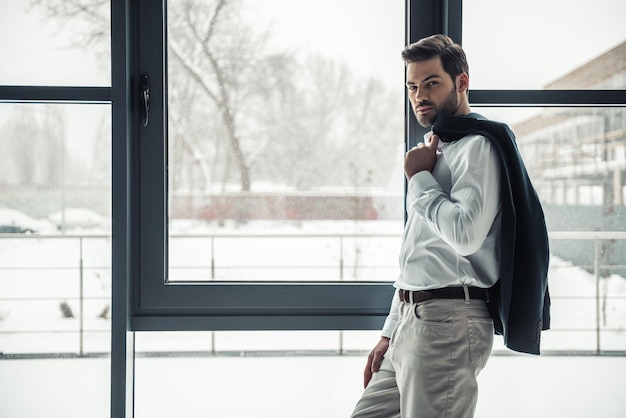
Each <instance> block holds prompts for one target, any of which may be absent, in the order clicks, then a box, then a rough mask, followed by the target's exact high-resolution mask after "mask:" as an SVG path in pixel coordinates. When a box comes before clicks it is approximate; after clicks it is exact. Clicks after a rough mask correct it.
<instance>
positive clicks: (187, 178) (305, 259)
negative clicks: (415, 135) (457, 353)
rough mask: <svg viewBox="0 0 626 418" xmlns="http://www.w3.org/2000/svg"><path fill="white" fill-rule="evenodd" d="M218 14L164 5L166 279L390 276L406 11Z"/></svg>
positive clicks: (366, 7) (374, 5)
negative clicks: (167, 137) (167, 244)
mask: <svg viewBox="0 0 626 418" xmlns="http://www.w3.org/2000/svg"><path fill="white" fill-rule="evenodd" d="M217 6H218V2H216V1H211V0H197V1H172V2H170V3H169V5H168V43H169V44H168V54H169V55H168V56H169V62H168V80H169V110H168V111H169V122H168V123H169V232H170V240H169V266H170V271H169V280H170V281H179V280H196V281H202V280H226V281H232V280H255V281H256V280H288V281H291V280H296V281H298V280H323V281H338V280H394V279H395V275H396V274H397V272H396V270H395V266H396V265H397V253H398V249H399V245H400V234H401V232H402V222H403V207H402V206H403V175H402V158H403V142H404V131H403V123H404V122H403V112H404V110H403V109H404V90H403V83H404V66H403V64H402V60H401V58H400V52H401V50H402V48H403V39H404V24H403V22H404V2H403V1H400V0H394V1H393V2H381V1H374V0H370V1H362V0H342V1H317V2H306V1H293V0H273V1H267V2H257V1H252V0H248V1H238V2H232V3H227V4H226V5H224V7H217ZM322 21H323V22H324V30H323V31H321V32H320V26H319V23H320V22H322ZM347 24H349V26H350V30H346V29H345V28H346V25H347Z"/></svg>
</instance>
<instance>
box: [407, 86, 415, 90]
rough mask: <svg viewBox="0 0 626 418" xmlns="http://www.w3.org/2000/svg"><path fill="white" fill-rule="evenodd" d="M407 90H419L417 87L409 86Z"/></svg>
mask: <svg viewBox="0 0 626 418" xmlns="http://www.w3.org/2000/svg"><path fill="white" fill-rule="evenodd" d="M407 88H408V89H409V90H417V87H415V86H408V87H407Z"/></svg>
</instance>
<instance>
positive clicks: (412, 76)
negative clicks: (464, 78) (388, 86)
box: [406, 57, 464, 128]
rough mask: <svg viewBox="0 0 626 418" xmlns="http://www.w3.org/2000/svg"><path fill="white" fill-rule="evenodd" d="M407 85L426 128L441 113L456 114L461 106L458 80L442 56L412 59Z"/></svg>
mask: <svg viewBox="0 0 626 418" xmlns="http://www.w3.org/2000/svg"><path fill="white" fill-rule="evenodd" d="M406 87H407V89H408V90H409V100H410V102H411V107H412V108H413V112H414V113H415V117H416V118H417V122H418V123H419V124H420V125H422V126H423V127H425V128H428V127H430V126H432V125H433V123H435V120H436V119H437V116H439V115H454V114H456V113H457V111H458V110H459V97H458V94H459V93H457V88H456V83H455V82H454V81H453V80H452V78H451V77H450V75H449V74H448V73H446V72H445V71H444V69H443V66H442V65H441V58H439V57H436V58H433V59H430V60H428V61H421V62H412V63H409V64H408V65H407V67H406ZM463 94H464V93H463Z"/></svg>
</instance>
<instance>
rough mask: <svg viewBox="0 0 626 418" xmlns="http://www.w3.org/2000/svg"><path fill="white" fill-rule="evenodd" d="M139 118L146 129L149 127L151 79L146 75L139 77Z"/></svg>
mask: <svg viewBox="0 0 626 418" xmlns="http://www.w3.org/2000/svg"><path fill="white" fill-rule="evenodd" d="M139 118H140V119H141V125H142V126H143V127H144V128H145V127H146V126H148V120H149V118H150V79H149V78H148V76H147V75H145V74H144V75H142V76H141V77H139Z"/></svg>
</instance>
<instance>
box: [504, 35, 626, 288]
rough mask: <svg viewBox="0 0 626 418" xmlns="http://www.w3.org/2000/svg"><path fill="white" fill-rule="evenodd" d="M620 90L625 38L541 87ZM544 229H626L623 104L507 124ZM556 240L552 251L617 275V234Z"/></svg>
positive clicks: (548, 112)
mask: <svg viewBox="0 0 626 418" xmlns="http://www.w3.org/2000/svg"><path fill="white" fill-rule="evenodd" d="M545 89H559V90H583V89H593V90H617V89H619V90H622V89H626V41H625V42H622V43H621V44H620V45H618V46H616V47H615V48H613V49H611V50H610V51H607V52H606V53H604V54H602V55H600V56H598V57H597V58H595V59H593V60H591V61H589V62H587V63H586V64H584V65H582V66H580V67H578V68H576V69H574V70H572V71H571V72H569V73H568V74H566V75H564V76H563V77H561V78H559V79H557V80H555V81H554V82H552V83H550V84H548V85H547V86H545ZM512 128H513V131H514V132H515V135H516V136H517V140H518V144H519V148H520V152H521V153H522V155H523V157H524V161H525V163H526V166H527V168H528V171H529V173H530V176H531V178H532V180H533V183H534V184H535V187H536V188H537V191H538V193H539V195H540V198H541V200H542V202H543V204H544V211H545V214H546V222H547V224H548V228H549V229H550V230H551V231H624V230H626V222H624V219H626V206H625V205H624V201H625V199H626V187H625V184H626V181H625V179H626V108H625V107H561V108H557V107H553V108H543V109H541V110H540V112H539V113H538V114H537V115H536V116H533V117H531V118H529V119H526V120H524V121H522V122H520V123H518V124H516V125H515V126H513V127H512ZM599 244H600V245H599V247H598V246H596V243H594V242H593V241H592V240H587V241H581V240H575V241H574V242H569V241H567V240H556V241H553V242H551V250H552V253H553V254H555V255H557V256H560V257H562V258H564V259H566V260H570V261H572V262H575V264H577V265H583V266H587V267H588V268H589V270H593V264H594V257H595V252H596V251H599V252H600V254H599V257H600V260H599V261H600V265H601V275H602V276H608V275H610V274H612V273H617V274H622V275H624V274H625V273H626V271H625V270H624V268H623V267H619V266H623V265H625V264H626V243H625V242H624V241H623V240H618V241H615V240H602V241H601V242H600V243H599Z"/></svg>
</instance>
